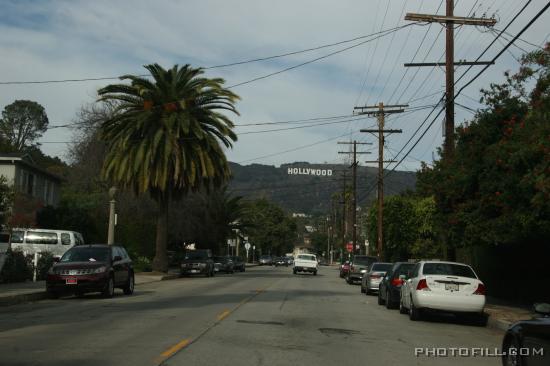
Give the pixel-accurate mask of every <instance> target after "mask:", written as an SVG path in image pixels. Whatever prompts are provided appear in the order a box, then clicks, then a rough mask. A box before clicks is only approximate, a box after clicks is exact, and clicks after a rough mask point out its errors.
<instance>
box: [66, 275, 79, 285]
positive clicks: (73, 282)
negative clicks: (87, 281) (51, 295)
mask: <svg viewBox="0 0 550 366" xmlns="http://www.w3.org/2000/svg"><path fill="white" fill-rule="evenodd" d="M65 283H66V284H67V285H76V284H77V283H78V280H77V278H76V277H71V278H67V279H65Z"/></svg>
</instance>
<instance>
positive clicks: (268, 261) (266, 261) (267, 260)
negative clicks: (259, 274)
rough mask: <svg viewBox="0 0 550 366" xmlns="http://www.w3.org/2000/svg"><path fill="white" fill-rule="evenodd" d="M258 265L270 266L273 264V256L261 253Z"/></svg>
mask: <svg viewBox="0 0 550 366" xmlns="http://www.w3.org/2000/svg"><path fill="white" fill-rule="evenodd" d="M259 264H260V266H271V265H273V258H271V256H270V255H262V256H261V257H260V262H259Z"/></svg>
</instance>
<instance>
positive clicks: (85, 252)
mask: <svg viewBox="0 0 550 366" xmlns="http://www.w3.org/2000/svg"><path fill="white" fill-rule="evenodd" d="M108 260H109V248H95V247H74V248H71V249H69V250H68V251H67V252H66V253H65V254H64V255H63V256H62V257H61V260H60V262H107V261H108Z"/></svg>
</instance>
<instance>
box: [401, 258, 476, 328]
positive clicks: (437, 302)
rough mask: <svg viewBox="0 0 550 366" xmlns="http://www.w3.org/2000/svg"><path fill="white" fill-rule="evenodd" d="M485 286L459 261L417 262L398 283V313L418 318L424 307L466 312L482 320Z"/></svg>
mask: <svg viewBox="0 0 550 366" xmlns="http://www.w3.org/2000/svg"><path fill="white" fill-rule="evenodd" d="M484 307H485V285H484V284H483V282H481V281H480V280H479V278H478V277H477V275H476V273H475V272H474V270H473V269H472V268H471V267H470V266H468V265H466V264H463V263H456V262H439V261H420V262H418V263H417V264H416V265H415V267H414V269H413V271H412V274H411V278H409V279H408V280H407V281H406V282H405V283H404V284H403V286H401V301H400V308H399V309H400V312H401V313H406V312H408V313H409V317H410V319H411V320H419V319H420V318H421V316H422V313H423V312H424V311H425V310H435V311H444V312H452V313H456V314H464V315H466V314H469V315H471V316H475V317H476V320H478V321H479V322H480V323H483V322H484V321H485V316H484V314H483V308H484Z"/></svg>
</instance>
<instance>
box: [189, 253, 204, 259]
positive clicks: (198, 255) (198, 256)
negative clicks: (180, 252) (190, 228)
mask: <svg viewBox="0 0 550 366" xmlns="http://www.w3.org/2000/svg"><path fill="white" fill-rule="evenodd" d="M206 258H208V255H207V254H206V253H205V252H187V253H185V259H206Z"/></svg>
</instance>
